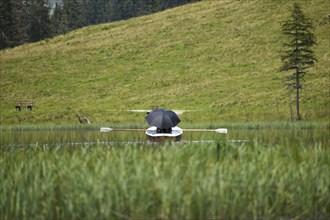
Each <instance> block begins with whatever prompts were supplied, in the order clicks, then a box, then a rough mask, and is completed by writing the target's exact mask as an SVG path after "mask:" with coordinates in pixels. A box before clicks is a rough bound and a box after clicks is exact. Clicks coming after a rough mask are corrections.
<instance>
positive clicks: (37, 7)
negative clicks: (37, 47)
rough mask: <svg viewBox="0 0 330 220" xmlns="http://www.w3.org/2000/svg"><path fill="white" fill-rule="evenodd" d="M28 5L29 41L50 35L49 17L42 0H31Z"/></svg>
mask: <svg viewBox="0 0 330 220" xmlns="http://www.w3.org/2000/svg"><path fill="white" fill-rule="evenodd" d="M31 2H32V4H31V5H29V7H30V9H29V10H28V11H29V13H28V14H29V24H30V25H29V29H28V36H29V39H28V41H29V42H35V41H39V40H42V39H45V38H47V37H50V36H51V27H50V18H49V15H48V8H47V5H46V4H45V2H44V0H34V1H31Z"/></svg>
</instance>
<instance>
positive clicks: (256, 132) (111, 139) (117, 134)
mask: <svg viewBox="0 0 330 220" xmlns="http://www.w3.org/2000/svg"><path fill="white" fill-rule="evenodd" d="M0 137H1V139H0V144H1V146H22V147H29V146H36V145H38V146H64V145H65V146H68V145H69V146H85V145H95V144H99V145H119V144H145V143H147V140H146V135H145V133H144V132H143V131H112V132H108V133H101V132H100V131H98V130H84V129H81V130H69V131H67V130H65V131H61V130H47V131H1V133H0ZM329 139H330V138H329V130H327V129H237V130H235V129H232V130H231V129H229V130H228V134H220V133H216V132H213V131H208V132H191V131H190V132H188V131H186V132H184V133H183V136H182V140H181V142H180V143H209V142H211V143H212V142H218V141H221V142H231V143H249V142H258V143H262V144H266V145H270V146H273V145H279V144H285V145H288V146H290V145H297V144H298V145H299V144H303V145H315V144H321V145H322V146H328V145H329V144H330V140H329Z"/></svg>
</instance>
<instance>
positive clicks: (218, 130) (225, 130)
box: [184, 128, 228, 134]
mask: <svg viewBox="0 0 330 220" xmlns="http://www.w3.org/2000/svg"><path fill="white" fill-rule="evenodd" d="M184 131H215V132H217V133H222V134H227V132H228V130H227V128H218V129H215V130H213V129H184Z"/></svg>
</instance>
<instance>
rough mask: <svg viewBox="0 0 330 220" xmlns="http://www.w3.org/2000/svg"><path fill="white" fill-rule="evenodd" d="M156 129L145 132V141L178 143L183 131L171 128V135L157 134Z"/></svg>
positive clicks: (151, 128) (152, 128)
mask: <svg viewBox="0 0 330 220" xmlns="http://www.w3.org/2000/svg"><path fill="white" fill-rule="evenodd" d="M156 129H157V128H156V127H150V128H148V129H147V130H146V135H147V139H148V140H149V141H154V142H162V141H180V140H181V138H182V133H183V130H182V129H181V128H179V127H173V128H172V132H171V133H157V132H156Z"/></svg>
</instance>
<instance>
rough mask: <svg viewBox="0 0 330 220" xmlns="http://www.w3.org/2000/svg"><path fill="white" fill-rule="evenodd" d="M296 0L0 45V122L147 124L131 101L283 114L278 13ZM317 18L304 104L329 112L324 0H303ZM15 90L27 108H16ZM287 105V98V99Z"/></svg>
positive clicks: (311, 113) (307, 112)
mask: <svg viewBox="0 0 330 220" xmlns="http://www.w3.org/2000/svg"><path fill="white" fill-rule="evenodd" d="M293 2H294V1H268V0H265V1H202V2H199V3H196V4H190V5H186V6H183V7H178V8H175V9H171V10H167V11H164V12H161V13H157V14H154V15H149V16H143V17H139V18H134V19H130V20H127V21H120V22H115V23H111V24H102V25H96V26H91V27H87V28H83V29H79V30H76V31H73V32H71V33H69V34H66V35H63V36H58V37H55V38H53V39H50V40H46V41H42V42H39V43H35V44H27V45H23V46H20V47H17V48H14V49H9V50H6V51H1V52H0V55H1V72H0V73H1V81H0V86H1V95H0V104H1V124H14V123H22V124H29V123H47V124H52V123H69V124H70V123H77V119H76V118H75V113H78V114H82V115H86V116H88V117H89V118H90V119H91V121H92V122H93V123H138V124H144V123H145V121H144V118H143V116H144V114H143V113H130V112H127V111H126V110H130V109H150V108H151V106H153V105H158V106H159V107H165V108H169V109H188V110H195V111H194V112H189V113H184V114H183V115H182V116H181V119H182V121H183V125H184V124H189V123H191V122H194V123H206V124H214V123H221V122H223V121H260V120H266V121H271V120H287V119H290V105H289V102H290V100H289V95H288V91H287V89H286V88H285V87H284V84H283V81H282V76H281V73H279V72H278V69H279V67H280V65H281V62H280V55H279V51H280V50H281V49H282V47H281V44H282V41H283V40H284V37H283V35H282V33H281V28H280V22H281V21H283V20H285V19H287V18H288V16H289V14H290V12H289V9H291V7H292V4H293ZM300 2H301V5H302V9H303V11H304V12H305V14H306V15H307V16H309V17H311V18H313V19H314V25H315V27H316V29H315V33H316V36H317V41H318V45H317V47H316V48H315V52H316V56H317V58H318V60H319V62H318V63H317V66H316V67H314V68H313V69H311V70H310V71H309V73H308V75H307V76H306V81H305V82H304V90H303V91H302V100H301V102H302V103H301V111H302V114H303V117H304V118H305V119H309V120H318V119H327V118H329V115H330V110H329V109H330V104H329V93H330V92H329V88H330V79H329V68H330V66H329V58H330V55H329V49H330V45H329V44H330V43H329V36H330V20H329V17H328V13H329V11H330V4H329V2H328V1H319V0H317V1H315V0H308V1H307V0H306V1H300ZM20 99H32V100H34V101H35V102H36V104H35V107H34V109H33V111H31V112H29V111H27V110H25V109H23V110H22V111H21V112H16V111H15V108H14V106H15V104H16V102H17V101H18V100H20ZM293 107H294V106H293Z"/></svg>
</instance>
